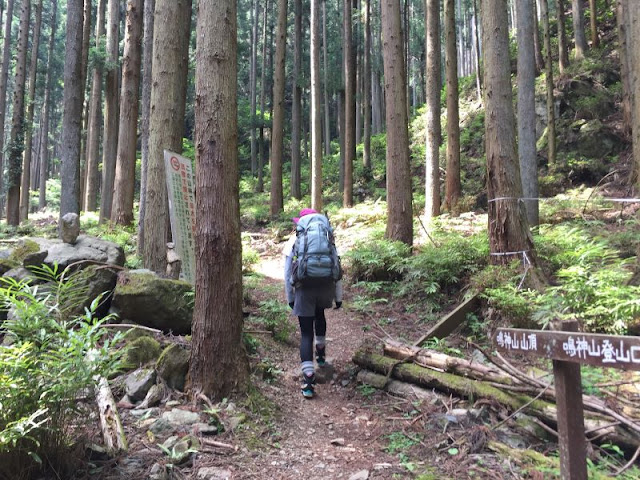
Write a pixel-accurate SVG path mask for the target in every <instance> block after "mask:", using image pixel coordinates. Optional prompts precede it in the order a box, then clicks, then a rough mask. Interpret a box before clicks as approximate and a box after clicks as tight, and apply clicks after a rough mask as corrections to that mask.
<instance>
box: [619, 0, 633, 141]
mask: <svg viewBox="0 0 640 480" xmlns="http://www.w3.org/2000/svg"><path fill="white" fill-rule="evenodd" d="M616 1H617V3H616V22H617V24H618V56H619V57H620V77H621V83H622V125H623V131H624V133H625V134H629V133H631V123H632V120H631V110H632V108H631V100H632V99H631V80H630V78H631V70H630V68H629V66H630V65H629V62H630V57H631V54H632V52H631V51H630V49H629V48H628V45H629V42H628V32H627V13H628V12H627V8H628V7H627V0H616Z"/></svg>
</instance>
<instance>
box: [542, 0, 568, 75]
mask: <svg viewBox="0 0 640 480" xmlns="http://www.w3.org/2000/svg"><path fill="white" fill-rule="evenodd" d="M547 1H548V0H540V10H541V12H540V15H541V16H544V14H543V12H542V10H546V11H547V17H549V7H548V4H547ZM564 1H565V0H556V11H557V12H558V63H559V68H560V73H564V71H565V70H566V69H567V67H568V66H569V47H568V45H567V44H568V42H567V29H566V27H565V18H566V17H565V10H564V8H565V3H564ZM543 3H544V5H542V4H543ZM542 21H543V22H544V19H543V20H542ZM543 28H544V27H543ZM545 48H546V47H545Z"/></svg>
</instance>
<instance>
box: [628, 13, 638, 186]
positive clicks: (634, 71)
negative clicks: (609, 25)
mask: <svg viewBox="0 0 640 480" xmlns="http://www.w3.org/2000/svg"><path fill="white" fill-rule="evenodd" d="M626 6H627V8H628V9H629V11H628V25H629V31H628V32H627V35H628V36H627V48H628V50H627V53H628V55H629V57H630V58H629V62H630V64H629V65H630V73H631V77H630V87H631V99H632V107H633V110H632V113H631V118H632V128H631V131H632V138H633V157H634V162H633V174H632V178H631V183H632V184H635V186H636V189H637V188H640V49H638V45H637V41H638V39H640V3H638V2H629V1H627V5H626Z"/></svg>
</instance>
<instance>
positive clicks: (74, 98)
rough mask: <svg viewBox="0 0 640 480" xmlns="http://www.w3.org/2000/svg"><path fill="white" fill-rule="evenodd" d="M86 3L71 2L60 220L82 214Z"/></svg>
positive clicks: (65, 75)
mask: <svg viewBox="0 0 640 480" xmlns="http://www.w3.org/2000/svg"><path fill="white" fill-rule="evenodd" d="M82 10H83V2H82V0H68V1H67V34H66V49H65V63H64V100H63V104H64V114H63V119H62V138H61V142H60V158H61V163H62V168H61V172H60V178H61V196H60V218H62V217H63V216H64V215H65V214H67V213H77V214H79V213H80V202H79V195H80V134H81V130H82V89H83V85H82V84H81V80H82V75H81V69H82V23H83V22H82V20H83V19H82Z"/></svg>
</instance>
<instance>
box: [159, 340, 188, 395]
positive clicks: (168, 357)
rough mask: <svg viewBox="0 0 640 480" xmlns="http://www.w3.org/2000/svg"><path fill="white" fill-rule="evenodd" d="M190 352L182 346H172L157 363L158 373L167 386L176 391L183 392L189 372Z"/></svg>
mask: <svg viewBox="0 0 640 480" xmlns="http://www.w3.org/2000/svg"><path fill="white" fill-rule="evenodd" d="M189 356H190V353H189V350H187V349H186V348H183V347H181V346H180V345H175V344H174V345H170V346H168V347H167V348H165V349H164V351H163V352H162V354H161V355H160V358H158V361H157V362H156V371H157V372H158V376H159V377H160V378H162V379H163V380H164V381H165V382H166V384H167V385H168V386H169V387H171V388H174V389H176V390H183V389H184V385H185V382H186V379H187V372H188V371H189Z"/></svg>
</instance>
